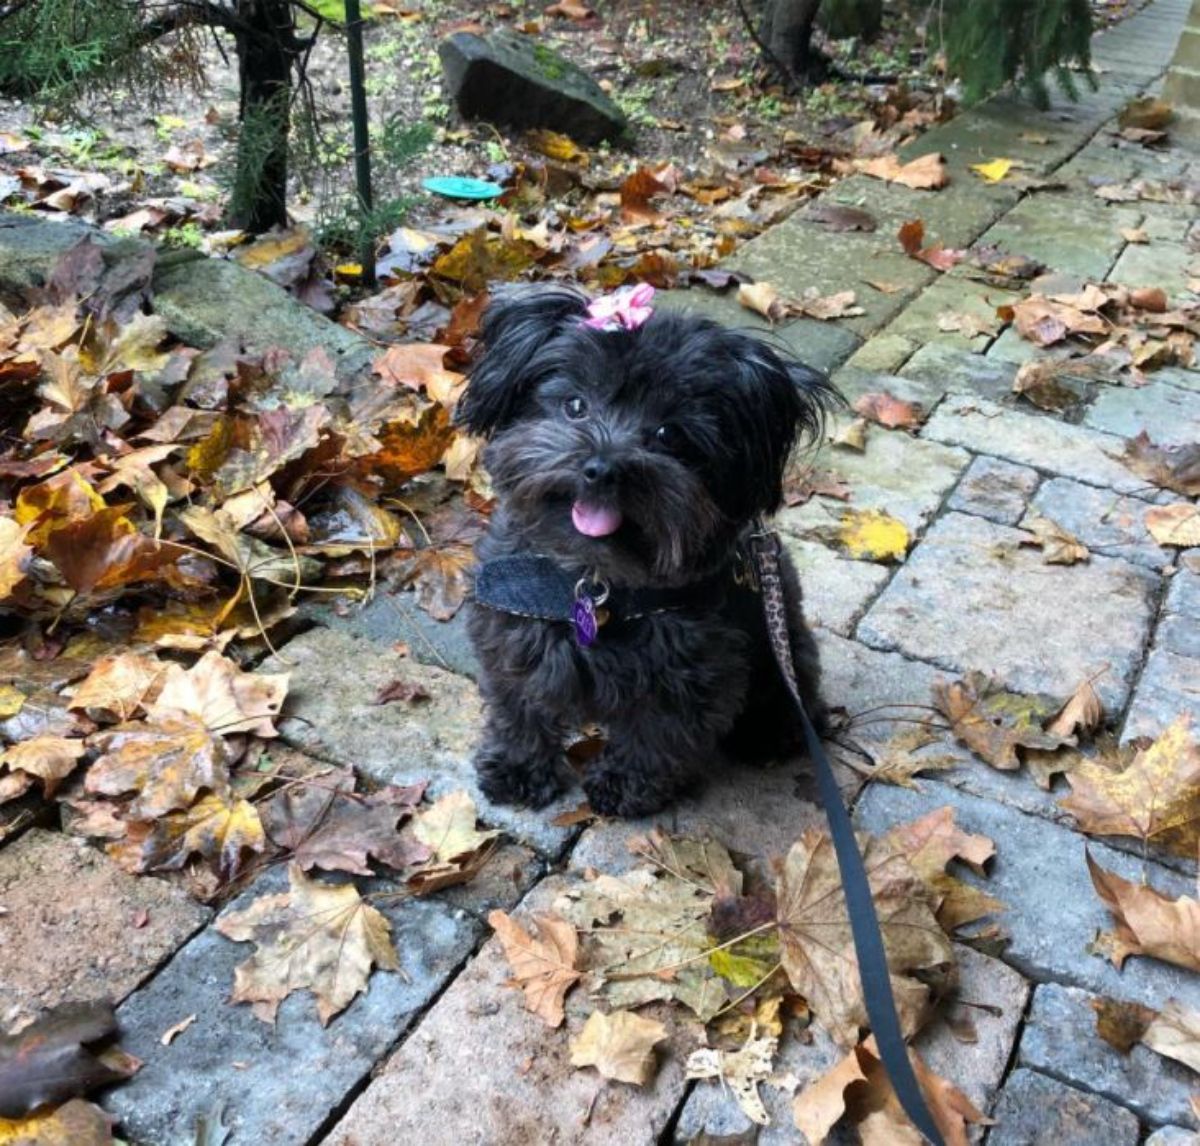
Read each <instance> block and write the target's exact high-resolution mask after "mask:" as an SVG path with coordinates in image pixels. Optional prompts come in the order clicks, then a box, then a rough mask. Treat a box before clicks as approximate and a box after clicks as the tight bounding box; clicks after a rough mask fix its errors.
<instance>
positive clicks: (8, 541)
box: [0, 517, 33, 601]
mask: <svg viewBox="0 0 1200 1146" xmlns="http://www.w3.org/2000/svg"><path fill="white" fill-rule="evenodd" d="M29 530H30V526H29V525H21V524H20V523H19V522H16V521H14V520H13V519H12V518H11V517H0V601H3V600H4V599H5V598H6V597H8V596H10V595H11V593H12V591H13V590H14V589H15V588H16V587H17V586H18V585H19V584H20V583H21V582H22V581H23V580H24V579H25V574H26V571H27V569H28V564H29V558H30V557H32V556H33V546H32V545H27V544H26V541H25V538H26V535H27V534H28V533H29Z"/></svg>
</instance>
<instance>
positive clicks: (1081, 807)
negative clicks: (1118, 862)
mask: <svg viewBox="0 0 1200 1146" xmlns="http://www.w3.org/2000/svg"><path fill="white" fill-rule="evenodd" d="M1067 782H1068V783H1069V784H1070V785H1071V794H1070V795H1069V796H1067V797H1066V798H1065V799H1062V800H1060V801H1059V807H1060V808H1062V809H1063V810H1064V811H1067V812H1070V813H1071V815H1072V816H1074V817H1075V819H1076V821H1077V822H1078V825H1079V827H1080V829H1081V830H1082V831H1085V832H1087V833H1088V834H1089V835H1093V836H1133V837H1135V838H1136V839H1140V840H1143V841H1146V842H1150V841H1153V842H1154V843H1157V844H1160V845H1162V846H1163V847H1165V848H1168V849H1169V850H1170V851H1172V852H1174V853H1175V854H1176V855H1182V856H1194V855H1195V854H1196V848H1197V846H1198V845H1200V745H1198V744H1197V743H1196V742H1195V740H1194V739H1193V738H1192V735H1191V720H1190V718H1189V717H1188V716H1186V715H1183V716H1179V717H1177V718H1176V719H1175V720H1174V721H1173V722H1172V724H1171V725H1170V727H1168V728H1167V730H1166V731H1165V732H1163V734H1162V735H1161V736H1160V737H1159V738H1158V739H1157V740H1155V741H1154V742H1153V743H1151V744H1149V745H1148V746H1146V747H1141V748H1139V749H1138V750H1137V752H1136V754H1135V755H1134V757H1133V759H1132V760H1129V761H1128V763H1125V764H1124V766H1123V767H1121V766H1117V767H1114V766H1113V762H1112V761H1107V760H1103V759H1101V760H1099V761H1096V760H1089V759H1086V758H1085V759H1082V760H1080V761H1079V763H1078V764H1076V766H1075V767H1074V768H1073V769H1072V770H1071V771H1070V772H1068V773H1067Z"/></svg>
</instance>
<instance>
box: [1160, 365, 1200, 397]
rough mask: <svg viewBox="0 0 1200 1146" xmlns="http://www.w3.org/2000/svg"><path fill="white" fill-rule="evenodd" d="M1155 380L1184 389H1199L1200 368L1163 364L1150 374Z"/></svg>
mask: <svg viewBox="0 0 1200 1146" xmlns="http://www.w3.org/2000/svg"><path fill="white" fill-rule="evenodd" d="M1151 378H1153V379H1154V381H1155V382H1166V383H1168V384H1169V385H1171V386H1180V387H1182V388H1183V389H1184V390H1197V391H1200V370H1185V369H1184V368H1183V367H1182V366H1163V367H1160V368H1159V369H1158V370H1155V371H1154V373H1153V374H1152V375H1151Z"/></svg>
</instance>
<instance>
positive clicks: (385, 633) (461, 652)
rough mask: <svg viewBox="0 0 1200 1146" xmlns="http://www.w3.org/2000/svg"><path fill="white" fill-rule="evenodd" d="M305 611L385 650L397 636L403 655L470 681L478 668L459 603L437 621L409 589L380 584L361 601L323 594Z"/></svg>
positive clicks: (329, 626)
mask: <svg viewBox="0 0 1200 1146" xmlns="http://www.w3.org/2000/svg"><path fill="white" fill-rule="evenodd" d="M307 612H308V615H309V616H310V617H311V618H312V619H313V620H315V621H316V622H317V623H318V624H321V625H325V626H327V627H328V628H331V629H341V630H343V631H345V632H348V633H353V634H354V635H355V636H358V637H366V638H368V639H369V640H371V641H373V642H374V643H375V644H377V645H380V646H382V647H383V648H385V649H388V650H391V649H392V646H394V645H395V644H397V642H400V641H403V642H404V644H406V645H407V646H408V655H409V656H410V657H411V658H412V659H413V660H414V661H417V662H419V663H420V664H423V665H435V666H437V667H438V668H443V669H446V670H447V671H449V672H453V673H458V674H459V675H460V676H466V677H470V678H471V679H472V680H474V679H475V677H476V675H477V674H478V672H479V661H478V660H477V659H476V658H475V650H474V649H473V648H472V647H471V640H470V637H468V635H467V609H465V608H463V609H459V611H458V612H457V613H455V614H454V616H453V618H452V619H451V620H449V621H437V620H434V618H433V617H431V616H430V615H429V614H428V613H427V612H425V610H424V609H420V608H418V607H417V602H416V598H415V597H414V595H413V594H412V593H408V592H404V591H402V590H394V589H392V588H381V589H379V590H377V591H376V593H375V595H374V596H373V597H372V598H371V599H370V600H369V601H367V602H366V603H360V602H358V601H353V600H349V599H347V598H342V597H335V598H333V599H332V600H330V599H329V597H328V596H323V598H322V599H321V600H319V601H317V602H315V603H314V604H311V605H308V606H307ZM401 663H402V662H401V661H397V664H401Z"/></svg>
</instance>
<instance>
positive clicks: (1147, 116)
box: [1117, 96, 1175, 131]
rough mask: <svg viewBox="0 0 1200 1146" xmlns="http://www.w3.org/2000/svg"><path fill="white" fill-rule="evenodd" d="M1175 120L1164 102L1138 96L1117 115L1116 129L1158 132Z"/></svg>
mask: <svg viewBox="0 0 1200 1146" xmlns="http://www.w3.org/2000/svg"><path fill="white" fill-rule="evenodd" d="M1174 118H1175V112H1174V110H1173V109H1172V108H1171V105H1170V104H1169V103H1167V101H1166V100H1162V99H1157V98H1156V97H1154V96H1140V97H1138V98H1137V99H1132V100H1130V101H1129V102H1128V103H1127V104H1126V105H1125V106H1124V107H1123V108H1122V109H1121V111H1120V113H1119V114H1118V115H1117V126H1118V127H1140V128H1141V129H1142V130H1143V131H1158V130H1160V129H1162V128H1164V127H1166V126H1167V124H1169V123H1170V122H1171V120H1172V119H1174Z"/></svg>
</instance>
